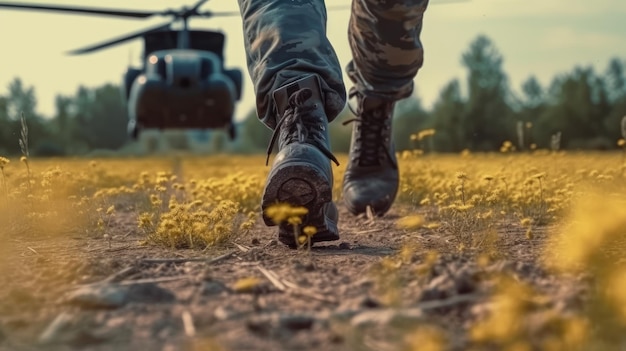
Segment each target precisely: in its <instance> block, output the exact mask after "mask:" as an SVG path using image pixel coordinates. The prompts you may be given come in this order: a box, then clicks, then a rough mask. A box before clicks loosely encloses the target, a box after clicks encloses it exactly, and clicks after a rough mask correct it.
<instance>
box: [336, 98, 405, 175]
mask: <svg viewBox="0 0 626 351" xmlns="http://www.w3.org/2000/svg"><path fill="white" fill-rule="evenodd" d="M355 96H356V97H357V101H359V105H358V107H357V108H356V110H355V109H354V107H352V105H349V104H348V107H349V108H350V111H352V113H353V114H354V115H355V116H357V117H356V118H352V119H349V120H347V121H345V122H343V125H347V124H349V123H353V122H357V123H358V124H357V128H358V129H357V133H356V135H355V138H356V140H355V143H354V145H355V146H354V150H353V151H354V155H355V157H356V158H357V160H358V161H359V164H360V165H361V166H365V167H368V166H379V165H380V164H381V163H382V162H383V161H384V159H385V158H386V159H387V160H388V161H389V163H391V166H392V167H393V168H394V169H397V168H398V165H397V163H396V162H395V161H394V158H393V155H392V154H391V150H390V149H389V139H390V138H391V128H390V125H389V124H388V123H387V118H389V117H387V116H386V114H388V113H389V111H388V110H387V106H386V105H385V104H382V105H381V106H380V107H378V108H376V109H372V110H368V111H363V105H362V103H361V101H362V95H361V93H359V92H358V91H357V90H356V89H355V88H354V87H353V88H352V89H350V94H349V97H350V98H353V97H355Z"/></svg>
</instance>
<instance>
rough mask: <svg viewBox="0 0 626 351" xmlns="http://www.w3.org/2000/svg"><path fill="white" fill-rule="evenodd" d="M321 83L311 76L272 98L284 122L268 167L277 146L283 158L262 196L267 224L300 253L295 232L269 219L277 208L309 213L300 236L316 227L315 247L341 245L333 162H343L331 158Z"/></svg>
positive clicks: (278, 127) (276, 134)
mask: <svg viewBox="0 0 626 351" xmlns="http://www.w3.org/2000/svg"><path fill="white" fill-rule="evenodd" d="M318 79H319V78H318V77H317V76H316V75H311V76H308V77H306V78H302V79H300V80H298V81H295V82H293V83H291V84H288V85H286V86H284V87H282V88H280V89H278V90H276V91H274V93H273V99H274V102H275V104H276V107H277V110H278V111H277V112H278V116H280V120H278V122H277V124H276V127H275V129H274V134H273V135H272V139H271V141H270V145H269V147H268V150H267V157H268V162H269V157H270V154H271V153H272V149H273V146H274V144H275V143H276V142H278V152H277V155H276V157H275V159H274V162H273V164H272V168H271V170H270V173H269V176H268V178H267V182H266V184H265V189H264V192H263V200H262V210H263V219H264V221H265V224H266V225H268V226H274V225H278V226H279V230H278V238H279V240H280V242H282V243H283V244H285V245H288V246H289V247H291V248H296V247H297V243H296V239H295V236H294V227H293V226H292V225H291V224H289V223H286V222H282V223H275V222H274V220H273V219H272V218H269V217H268V216H267V214H266V209H267V208H268V207H270V206H272V205H274V204H277V203H283V204H285V203H286V204H289V205H291V206H302V207H305V208H307V209H308V213H307V214H306V215H305V216H304V217H303V218H302V223H301V224H299V225H298V228H297V230H299V231H300V230H301V229H302V228H304V227H306V226H314V227H315V228H316V234H315V235H313V236H312V238H311V241H312V242H313V243H315V242H320V241H332V240H338V239H339V231H338V229H337V222H338V216H339V215H338V212H337V207H336V206H335V204H334V203H333V201H332V189H333V171H332V165H331V163H330V161H331V160H332V161H333V162H335V163H336V164H337V165H339V162H338V161H337V159H336V158H335V157H334V156H333V154H332V153H331V152H330V138H329V135H328V118H327V116H326V114H325V112H324V101H323V98H322V91H321V88H320V86H321V85H320V82H319V80H318Z"/></svg>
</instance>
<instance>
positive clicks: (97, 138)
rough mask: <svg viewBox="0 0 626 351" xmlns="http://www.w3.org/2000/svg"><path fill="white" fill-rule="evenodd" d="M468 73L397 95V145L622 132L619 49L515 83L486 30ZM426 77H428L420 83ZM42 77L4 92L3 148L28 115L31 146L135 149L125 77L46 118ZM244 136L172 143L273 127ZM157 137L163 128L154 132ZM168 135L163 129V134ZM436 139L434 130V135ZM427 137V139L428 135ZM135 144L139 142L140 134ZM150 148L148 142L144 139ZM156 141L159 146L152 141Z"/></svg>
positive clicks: (442, 147) (257, 138)
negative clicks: (429, 92)
mask: <svg viewBox="0 0 626 351" xmlns="http://www.w3.org/2000/svg"><path fill="white" fill-rule="evenodd" d="M461 62H462V64H463V66H464V67H465V69H466V70H467V79H466V81H464V82H462V81H461V80H460V79H458V78H456V79H453V80H451V81H450V82H448V83H447V84H445V86H444V87H443V88H442V89H441V91H440V93H439V96H438V98H437V100H436V101H435V103H434V104H433V106H432V108H430V109H426V108H425V107H424V106H423V104H422V102H421V100H420V98H419V96H418V92H417V93H416V94H414V95H413V96H411V97H409V98H407V99H404V100H402V101H400V102H398V104H397V107H396V111H395V115H394V123H393V137H394V140H395V143H396V149H397V150H399V151H402V150H407V149H415V148H421V149H432V151H437V152H459V151H462V150H466V149H467V150H472V151H497V150H499V149H500V148H501V147H502V145H504V144H505V143H507V144H511V143H512V144H513V145H514V147H515V148H516V149H518V150H524V149H531V148H551V147H552V148H553V147H554V142H555V138H556V139H557V141H558V147H559V148H562V149H593V150H608V149H614V148H616V147H617V140H618V139H619V138H620V137H621V136H622V132H621V129H620V121H621V119H622V117H623V116H625V115H626V70H625V67H626V61H624V60H623V59H621V58H618V57H616V58H613V59H611V60H609V62H607V64H606V67H604V68H603V69H602V70H600V71H597V70H596V69H595V68H593V67H583V66H578V67H574V68H573V69H572V70H571V71H570V72H567V73H563V74H559V75H557V76H555V77H554V78H553V79H552V81H551V82H550V84H548V86H545V87H544V86H542V85H541V84H540V82H539V80H538V79H537V77H535V76H530V77H528V78H527V79H526V80H525V81H524V82H523V84H522V85H521V87H520V89H519V90H520V91H521V93H515V92H514V90H513V89H512V87H511V85H510V82H509V80H508V77H507V74H506V72H505V71H504V69H503V62H504V58H503V56H502V55H501V54H500V52H499V51H498V49H497V48H496V47H495V45H494V44H493V42H492V41H491V40H490V39H489V38H488V37H486V36H482V35H481V36H478V37H477V38H476V39H475V40H473V41H472V42H471V43H470V45H469V47H468V48H467V49H466V51H465V52H464V53H463V55H462V57H461ZM417 86H418V87H419V83H418V84H417ZM36 106H37V99H36V95H35V90H34V88H33V87H28V86H25V85H24V84H23V82H22V81H21V80H20V79H19V78H15V79H14V80H13V81H12V82H11V83H10V84H9V86H8V93H7V94H6V95H0V154H3V155H14V154H19V153H20V147H19V144H18V139H19V135H20V129H21V124H20V117H21V116H22V115H23V116H25V118H26V120H27V123H28V128H29V139H30V144H31V149H32V150H31V154H33V155H38V156H57V155H81V154H86V153H89V152H92V151H93V150H102V149H104V150H121V149H126V150H136V149H137V148H135V149H133V148H131V147H129V145H133V143H132V142H130V140H129V138H128V136H127V133H126V125H127V121H128V117H127V110H126V106H125V103H124V100H123V99H122V88H121V86H118V85H114V84H106V85H103V86H100V87H96V88H87V87H82V86H81V87H79V88H78V89H77V92H76V93H75V94H74V95H73V96H63V95H58V96H57V97H56V111H55V115H54V116H52V117H48V118H45V117H44V116H40V115H38V114H37V111H36ZM352 117H353V116H352V115H351V112H350V110H349V109H348V108H346V109H345V110H344V112H342V114H341V115H340V116H338V118H337V120H336V122H335V123H332V124H331V126H330V133H331V138H332V144H333V150H334V151H335V152H347V151H348V150H349V145H350V135H351V127H350V125H348V126H343V125H342V123H341V122H343V121H345V120H347V119H349V118H352ZM236 129H237V132H238V133H237V134H238V136H239V137H238V138H237V140H235V141H232V142H231V141H229V140H227V138H226V136H225V133H223V132H221V131H212V132H207V133H198V132H194V133H182V134H181V133H179V134H176V135H175V136H174V137H172V135H169V136H168V137H169V138H171V141H172V143H170V144H171V146H172V147H174V148H178V149H186V148H190V147H191V146H190V145H192V144H194V143H192V142H189V141H188V139H189V138H191V139H193V140H195V143H196V144H198V143H204V144H207V145H210V146H211V147H210V148H204V150H210V151H212V152H240V153H253V152H261V151H264V150H265V149H266V147H267V143H268V142H269V139H270V135H271V131H270V130H269V129H267V128H266V127H265V126H264V125H262V124H261V123H260V122H259V121H258V119H257V116H256V112H255V111H254V110H252V111H250V112H249V113H248V114H247V116H246V118H245V119H244V120H243V121H242V122H240V123H239V124H238V125H237V128H236ZM146 138H147V140H143V141H142V140H140V143H141V142H143V143H144V144H145V143H146V142H147V143H148V144H149V145H152V144H154V143H155V141H154V138H155V136H154V135H153V136H146ZM156 138H159V136H156ZM426 139H427V140H426ZM426 141H427V142H426ZM135 144H136V143H135ZM144 149H145V148H144ZM151 149H154V147H153V146H152V147H151Z"/></svg>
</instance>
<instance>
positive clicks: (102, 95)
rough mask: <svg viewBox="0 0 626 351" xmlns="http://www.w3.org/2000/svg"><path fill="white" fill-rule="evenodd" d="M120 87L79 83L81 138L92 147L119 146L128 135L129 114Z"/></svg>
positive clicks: (76, 104)
mask: <svg viewBox="0 0 626 351" xmlns="http://www.w3.org/2000/svg"><path fill="white" fill-rule="evenodd" d="M121 96H122V95H121V91H120V87H119V86H117V85H113V84H105V85H103V86H100V87H97V88H95V89H88V88H86V87H79V89H78V91H77V93H76V96H75V98H74V109H75V115H74V118H75V119H76V123H77V125H78V129H79V132H80V136H79V138H80V139H82V141H83V142H84V143H85V144H86V145H87V146H88V148H89V149H112V150H114V149H118V148H120V147H121V146H123V145H124V144H125V143H126V141H127V139H128V137H127V132H126V130H127V129H126V128H127V125H128V114H127V111H126V106H125V104H124V102H123V101H122V98H121Z"/></svg>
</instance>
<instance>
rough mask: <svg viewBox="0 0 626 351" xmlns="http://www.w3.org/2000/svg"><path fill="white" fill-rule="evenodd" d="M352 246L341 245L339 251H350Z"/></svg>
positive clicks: (344, 243)
mask: <svg viewBox="0 0 626 351" xmlns="http://www.w3.org/2000/svg"><path fill="white" fill-rule="evenodd" d="M350 249H351V246H350V244H349V243H346V242H343V243H341V244H339V250H350Z"/></svg>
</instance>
